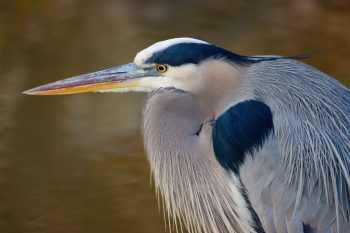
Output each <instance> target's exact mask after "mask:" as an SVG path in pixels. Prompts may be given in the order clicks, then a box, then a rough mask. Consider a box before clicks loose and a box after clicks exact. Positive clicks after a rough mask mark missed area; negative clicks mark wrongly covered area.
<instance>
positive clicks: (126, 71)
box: [23, 63, 159, 95]
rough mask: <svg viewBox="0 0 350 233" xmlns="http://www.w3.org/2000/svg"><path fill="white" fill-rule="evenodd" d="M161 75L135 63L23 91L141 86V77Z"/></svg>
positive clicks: (39, 92)
mask: <svg viewBox="0 0 350 233" xmlns="http://www.w3.org/2000/svg"><path fill="white" fill-rule="evenodd" d="M156 75H159V74H158V73H157V71H155V70H154V69H152V68H142V67H139V66H138V65H136V64H135V63H129V64H126V65H122V66H117V67H113V68H110V69H106V70H101V71H97V72H94V73H89V74H84V75H80V76H75V77H72V78H67V79H63V80H60V81H56V82H52V83H48V84H45V85H42V86H39V87H35V88H32V89H30V90H27V91H25V92H23V93H24V94H28V95H64V94H75V93H83V92H95V91H108V90H113V89H121V88H137V87H139V86H138V85H139V78H143V77H147V76H156Z"/></svg>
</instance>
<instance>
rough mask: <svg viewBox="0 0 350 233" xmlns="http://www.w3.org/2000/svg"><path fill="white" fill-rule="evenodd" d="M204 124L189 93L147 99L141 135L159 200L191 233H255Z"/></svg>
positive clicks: (238, 187) (237, 187) (160, 93)
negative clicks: (214, 151)
mask: <svg viewBox="0 0 350 233" xmlns="http://www.w3.org/2000/svg"><path fill="white" fill-rule="evenodd" d="M204 120H205V119H204V117H203V114H201V109H200V107H199V105H198V104H197V102H196V99H195V98H194V97H193V96H192V95H190V94H188V93H186V92H183V91H180V90H175V89H171V90H169V89H165V90H164V89H163V90H158V91H156V92H155V93H152V94H151V96H150V97H149V99H148V101H147V103H146V106H145V109H144V122H143V133H144V139H145V147H146V150H147V155H148V159H149V162H150V165H151V169H152V174H153V176H154V180H155V185H156V190H157V196H158V197H162V198H163V204H164V206H165V209H166V213H167V215H168V217H169V219H170V218H171V219H173V221H172V223H173V224H174V226H177V223H178V222H180V223H182V224H183V225H184V226H185V227H186V228H187V229H188V231H189V232H193V233H196V232H204V233H209V232H223V233H228V232H240V233H243V232H254V230H253V227H252V224H253V223H252V219H251V216H250V212H249V210H248V208H247V205H246V202H245V200H244V197H243V195H242V194H241V192H240V190H241V185H240V182H239V181H238V179H237V178H236V177H231V176H230V175H229V174H228V173H227V172H226V171H225V170H224V169H223V168H222V167H221V166H220V165H219V164H218V162H217V161H216V159H215V156H214V154H213V149H212V147H211V144H212V143H211V141H210V140H211V130H209V127H208V126H207V125H206V124H204V126H203V125H202V122H203V121H204ZM169 223H170V225H172V224H171V221H169Z"/></svg>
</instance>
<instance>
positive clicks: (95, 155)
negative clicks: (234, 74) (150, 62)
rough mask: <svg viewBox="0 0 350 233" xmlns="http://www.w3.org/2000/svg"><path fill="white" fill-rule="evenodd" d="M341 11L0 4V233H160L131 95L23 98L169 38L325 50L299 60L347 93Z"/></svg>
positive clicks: (347, 47) (259, 48)
mask: <svg viewBox="0 0 350 233" xmlns="http://www.w3.org/2000/svg"><path fill="white" fill-rule="evenodd" d="M234 2H235V3H234ZM330 2H331V3H330ZM348 2H349V1H347V0H338V1H327V0H324V1H316V0H294V1H282V0H270V1H265V2H262V1H258V0H250V1H243V0H241V1H231V0H230V1H229V0H221V1H205V0H198V1H188V0H181V1H160V0H147V1H144V0H138V1H129V0H124V1H112V0H99V1H87V0H76V1H73V0H50V1H45V0H0V81H1V82H0V233H12V232H21V233H22V232H25V233H30V232H35V233H37V232H46V233H55V232H70V233H80V232H81V233H82V232H84V233H95V232H99V233H104V232H106V233H109V232H126V233H127V232H132V233H144V232H164V231H165V229H164V223H163V217H162V214H161V213H159V212H158V207H157V201H156V199H155V195H154V192H153V190H152V188H150V177H149V167H148V164H147V160H146V157H145V155H144V152H143V146H142V140H141V137H140V133H139V132H140V129H139V128H140V120H141V119H140V117H141V110H142V105H143V98H144V95H143V94H123V95H122V94H82V95H76V96H60V97H33V96H25V95H22V94H21V92H22V91H23V90H26V89H28V88H31V87H34V86H37V85H39V84H42V83H46V82H50V81H54V80H57V79H61V78H64V77H69V76H72V75H77V74H81V73H86V72H90V71H94V70H99V69H103V68H107V67H110V66H115V65H118V64H124V63H128V62H130V61H132V60H133V57H134V55H135V54H136V52H137V51H139V50H141V49H143V48H144V47H146V46H148V45H150V44H152V43H153V42H156V41H159V40H163V39H166V38H171V37H178V36H192V37H197V38H202V39H205V40H208V41H211V42H213V43H216V44H218V45H221V46H222V47H225V48H227V49H230V50H232V51H235V52H237V53H242V54H282V55H294V54H299V53H305V52H310V51H315V50H319V49H325V51H324V52H322V53H321V54H318V55H316V56H314V57H313V58H311V59H308V60H305V62H307V63H309V64H312V65H314V66H316V67H318V68H319V69H321V70H323V71H325V72H327V73H329V74H331V75H332V76H334V77H336V78H337V79H339V80H340V81H341V82H343V83H345V84H346V85H347V86H350V26H349V25H350V4H349V3H348Z"/></svg>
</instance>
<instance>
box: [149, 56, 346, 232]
mask: <svg viewBox="0 0 350 233" xmlns="http://www.w3.org/2000/svg"><path fill="white" fill-rule="evenodd" d="M245 69H246V70H245V72H244V73H245V75H244V80H243V82H242V83H241V85H240V86H239V88H238V91H237V92H232V96H231V97H227V98H229V99H231V105H234V104H235V103H238V102H241V101H243V100H245V99H259V100H262V101H264V102H265V103H267V104H268V105H269V106H270V107H271V109H272V112H273V115H274V119H273V121H274V127H275V133H274V135H273V136H271V137H269V138H268V140H267V142H266V143H265V144H264V146H263V147H262V148H261V149H260V150H257V151H255V152H254V155H252V156H250V157H248V159H247V160H246V161H245V163H244V165H243V166H242V167H241V169H240V179H241V181H242V184H243V185H244V187H245V188H246V191H247V194H248V197H249V200H250V202H251V204H252V206H253V208H254V210H255V211H256V212H257V214H258V216H259V218H260V220H261V222H262V225H263V226H264V230H265V231H266V232H290V233H292V232H296V233H297V232H303V224H308V225H310V226H312V229H314V230H315V232H338V227H339V232H346V231H347V229H349V227H350V225H349V205H350V202H349V187H350V182H349V171H350V170H349V165H350V163H349V152H350V141H349V140H350V139H349V125H350V119H349V116H350V105H349V99H350V94H349V90H348V89H347V88H345V87H344V86H342V85H341V84H339V83H338V82H337V81H335V80H334V79H331V78H330V77H328V76H327V75H326V74H324V73H322V72H320V71H318V70H315V69H314V68H312V67H310V66H307V65H305V64H303V63H301V62H298V61H294V60H278V61H265V62H260V63H256V64H252V65H250V66H249V67H245ZM208 105H210V103H208V104H206V105H205V106H206V108H207V106H208ZM224 110H225V108H224V109H222V110H221V112H223V111H224ZM203 112H207V109H204V110H203V109H201V107H200V105H199V104H198V103H196V100H195V98H194V97H193V96H191V95H189V94H188V93H186V92H183V91H177V90H174V89H170V90H158V91H155V92H154V93H152V94H151V95H150V96H149V99H148V101H147V104H146V107H145V111H144V119H145V120H144V140H145V146H146V148H147V154H148V155H149V160H150V163H151V168H152V173H153V175H154V177H155V180H156V185H157V187H158V188H159V192H160V194H161V195H162V197H163V198H165V205H166V207H167V208H166V209H168V211H169V215H170V216H172V217H179V216H188V217H185V220H184V223H185V224H186V225H187V226H188V228H189V229H192V230H193V231H194V232H195V230H198V231H201V230H202V231H203V232H230V228H229V226H234V225H235V224H236V223H234V222H233V224H230V225H229V226H227V227H225V224H223V222H225V220H224V219H215V218H214V217H213V219H210V218H209V217H208V216H207V215H209V216H210V214H208V213H207V212H211V211H212V212H211V214H212V215H213V216H217V213H216V211H218V212H219V211H220V210H215V208H222V207H221V206H220V204H219V203H227V200H226V201H225V202H224V201H223V200H222V198H223V197H219V200H220V201H219V203H215V201H214V200H210V198H209V196H210V195H212V194H211V192H213V191H212V190H210V189H209V187H214V188H217V187H218V183H219V184H221V182H218V181H215V180H210V179H208V178H210V177H218V176H219V175H221V176H223V177H225V176H226V179H232V177H230V175H229V174H225V173H224V174H222V169H219V168H217V169H215V168H213V169H208V167H206V163H208V164H211V166H218V164H217V163H216V162H215V161H211V160H213V158H215V156H214V155H213V151H212V147H211V143H210V142H211V130H210V126H209V124H205V126H204V129H203V130H202V131H201V134H200V137H196V136H195V133H196V132H197V131H198V130H199V128H200V125H201V122H203V121H208V120H210V119H211V116H209V117H208V116H205V114H206V113H203ZM191 137H192V138H191ZM209 167H210V166H209ZM219 171H220V172H219ZM201 173H203V174H201ZM185 178H186V179H185ZM206 182H208V183H209V184H205V183H206ZM203 184H205V185H206V188H205V189H204V190H197V188H198V187H202V185H203ZM226 185H227V184H226ZM197 186H198V187H197ZM227 186H228V185H227ZM207 189H209V190H207ZM196 192H198V193H200V197H201V198H203V199H204V200H203V202H206V201H207V202H209V203H211V204H212V205H214V206H211V207H210V210H208V209H207V206H210V204H206V205H202V206H201V205H200V204H199V203H197V205H196V203H195V202H196V201H198V202H200V201H201V200H200V197H198V196H197V195H199V194H196ZM220 192H221V193H223V194H225V193H224V192H230V190H229V189H223V190H221V191H220ZM194 193H195V194H194ZM214 193H215V191H214ZM179 194H180V195H179ZM172 195H174V196H172ZM193 195H194V196H193ZM227 195H229V193H227ZM220 198H221V199H220ZM192 202H193V203H192ZM214 203H215V204H214ZM235 205H237V203H235V201H232V202H231V203H230V204H229V205H228V206H230V208H234V206H235ZM225 207H227V205H226V204H225ZM186 208H188V209H186ZM213 209H214V210H213ZM192 211H193V212H194V213H192ZM203 212H204V213H203ZM201 214H202V215H203V216H201ZM196 215H199V216H196ZM225 216H226V215H223V217H225ZM196 218H198V219H196ZM232 218H233V217H232ZM235 218H236V219H237V221H240V219H239V216H236V217H235ZM235 218H233V219H235ZM194 219H196V220H194ZM200 219H202V222H201V220H200ZM197 222H201V224H200V225H199V226H198V227H195V226H196V225H195V224H198V223H197ZM208 222H211V223H210V224H208ZM203 228H206V229H205V230H203ZM247 229H249V228H246V231H247ZM236 231H237V232H240V230H237V229H236ZM248 231H249V230H248Z"/></svg>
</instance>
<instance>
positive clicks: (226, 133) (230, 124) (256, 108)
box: [212, 100, 273, 173]
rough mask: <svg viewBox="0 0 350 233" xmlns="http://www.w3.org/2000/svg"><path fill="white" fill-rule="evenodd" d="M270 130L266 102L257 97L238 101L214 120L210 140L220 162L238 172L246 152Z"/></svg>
mask: <svg viewBox="0 0 350 233" xmlns="http://www.w3.org/2000/svg"><path fill="white" fill-rule="evenodd" d="M271 132H273V121H272V113H271V109H270V107H269V106H267V105H266V104H265V103H263V102H261V101H257V100H247V101H244V102H241V103H238V104H236V105H234V106H232V107H231V108H229V109H228V110H227V111H226V112H224V113H223V114H222V115H221V116H220V117H218V118H217V120H216V121H215V122H214V125H213V131H212V140H213V146H214V152H215V156H216V158H217V160H218V161H219V163H220V164H221V165H222V166H223V167H224V168H225V169H227V170H231V171H233V172H235V173H238V171H239V166H240V165H241V164H242V163H243V162H244V159H245V155H246V153H247V152H252V151H253V149H255V148H257V147H259V146H261V145H262V144H263V143H264V140H265V139H266V138H267V136H268V135H269V134H270V133H271Z"/></svg>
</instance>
